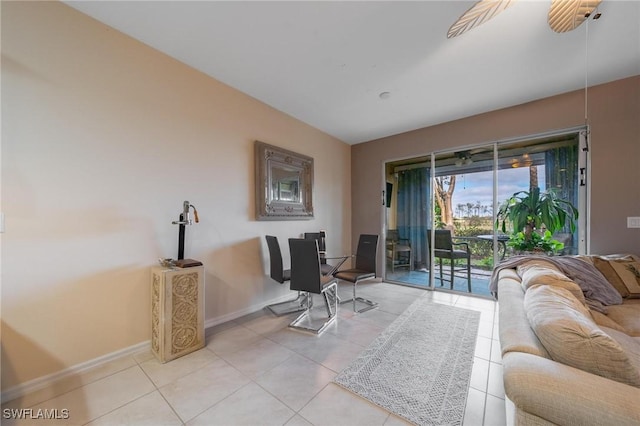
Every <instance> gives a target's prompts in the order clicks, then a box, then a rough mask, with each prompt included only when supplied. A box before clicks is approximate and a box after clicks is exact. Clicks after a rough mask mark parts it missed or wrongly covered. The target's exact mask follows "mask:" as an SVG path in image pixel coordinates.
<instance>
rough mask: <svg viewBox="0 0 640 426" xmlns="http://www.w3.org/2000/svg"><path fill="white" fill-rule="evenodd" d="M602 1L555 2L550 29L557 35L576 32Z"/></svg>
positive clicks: (561, 0) (575, 0)
mask: <svg viewBox="0 0 640 426" xmlns="http://www.w3.org/2000/svg"><path fill="white" fill-rule="evenodd" d="M601 1H602V0H553V1H552V2H551V7H550V8H549V16H548V19H547V20H548V21H549V27H551V29H552V30H553V31H555V32H557V33H566V32H567V31H571V30H575V29H576V28H578V27H579V26H580V24H582V23H583V22H584V21H585V20H586V19H587V17H588V16H589V15H591V13H592V12H593V11H594V10H595V9H596V8H597V7H598V5H599V4H600V2H601Z"/></svg>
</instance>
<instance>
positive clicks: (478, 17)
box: [447, 0, 515, 38]
mask: <svg viewBox="0 0 640 426" xmlns="http://www.w3.org/2000/svg"><path fill="white" fill-rule="evenodd" d="M514 1H515V0H480V1H478V2H477V3H475V4H474V5H473V6H471V7H470V8H469V10H467V11H466V12H465V13H463V14H462V16H460V17H459V18H458V20H457V21H456V22H454V23H453V25H451V27H450V28H449V31H448V32H447V38H452V37H456V36H459V35H460V34H463V33H465V32H467V31H469V30H470V29H472V28H475V27H477V26H478V25H480V24H483V23H485V22H487V21H488V20H489V19H491V18H493V17H494V16H496V15H497V14H498V13H500V12H502V11H503V10H505V9H506V8H507V7H509V6H511V4H512V3H513V2H514Z"/></svg>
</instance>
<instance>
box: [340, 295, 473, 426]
mask: <svg viewBox="0 0 640 426" xmlns="http://www.w3.org/2000/svg"><path fill="white" fill-rule="evenodd" d="M479 321H480V312H477V311H471V310H468V309H462V308H456V307H453V306H447V305H440V304H435V303H433V302H431V301H430V300H426V299H418V300H417V301H416V302H414V303H413V304H412V305H411V306H409V307H408V308H407V310H406V311H405V312H404V313H403V314H402V315H400V316H399V317H398V318H397V319H396V320H395V321H394V322H393V323H392V324H391V325H390V326H389V327H388V328H387V329H386V330H385V331H383V332H382V334H380V336H378V337H377V338H376V340H375V341H374V342H373V343H372V344H371V345H369V347H368V348H367V349H365V350H364V351H363V352H362V353H361V354H360V355H359V356H358V358H357V359H356V360H354V361H353V362H352V363H351V364H350V365H349V366H348V367H347V368H345V369H344V370H343V371H342V372H340V374H338V376H337V377H336V378H335V379H334V382H335V383H337V384H339V385H340V386H342V387H344V388H346V389H348V390H350V391H351V392H354V393H356V394H358V395H360V396H362V397H363V398H366V399H368V400H369V401H371V402H373V403H374V404H376V405H379V406H380V407H382V408H384V409H386V410H388V411H391V412H392V413H394V414H397V415H398V416H400V417H403V418H404V419H406V420H408V421H410V422H412V423H414V424H417V425H461V424H462V420H463V418H464V410H465V406H466V402H467V392H468V388H469V380H470V378H471V369H472V367H473V356H474V352H475V343H476V335H477V333H478V323H479Z"/></svg>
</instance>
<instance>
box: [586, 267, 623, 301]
mask: <svg viewBox="0 0 640 426" xmlns="http://www.w3.org/2000/svg"><path fill="white" fill-rule="evenodd" d="M592 259H593V264H594V266H595V267H596V268H598V271H600V273H602V275H604V277H605V278H606V279H607V281H609V282H610V283H611V285H612V286H613V287H614V288H615V289H616V290H617V291H618V293H620V296H622V297H624V298H627V297H629V290H627V287H626V286H625V285H624V282H622V280H621V279H620V277H619V276H618V274H617V273H616V271H615V269H613V266H611V264H610V263H609V261H608V260H606V259H601V258H599V257H593V258H592ZM614 262H615V261H614Z"/></svg>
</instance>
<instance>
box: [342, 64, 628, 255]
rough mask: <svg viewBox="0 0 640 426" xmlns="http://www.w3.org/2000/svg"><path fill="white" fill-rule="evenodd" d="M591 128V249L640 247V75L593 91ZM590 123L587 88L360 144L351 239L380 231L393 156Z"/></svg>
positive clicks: (356, 150)
mask: <svg viewBox="0 0 640 426" xmlns="http://www.w3.org/2000/svg"><path fill="white" fill-rule="evenodd" d="M588 99H589V102H588V105H589V113H588V116H589V122H590V129H591V170H590V172H591V182H592V185H591V252H592V253H614V252H615V253H617V252H632V253H636V254H638V253H640V229H627V227H626V226H627V220H626V218H627V216H640V184H639V182H640V167H638V160H639V159H640V119H639V117H640V76H636V77H633V78H628V79H624V80H620V81H616V82H613V83H609V84H605V85H601V86H595V87H592V88H590V89H589V91H588ZM583 124H584V90H582V91H577V92H572V93H568V94H564V95H560V96H554V97H551V98H547V99H542V100H539V101H535V102H530V103H527V104H523V105H519V106H516V107H512V108H506V109H503V110H499V111H494V112H490V113H486V114H481V115H477V116H473V117H469V118H465V119H462V120H457V121H452V122H449V123H445V124H441V125H437V126H433V127H427V128H423V129H419V130H415V131H411V132H407V133H403V134H399V135H395V136H391V137H387V138H383V139H379V140H375V141H371V142H367V143H362V144H358V145H355V146H353V149H352V152H351V168H352V175H351V179H352V181H351V190H352V194H353V195H352V199H353V210H352V215H353V216H352V217H353V223H352V240H353V241H355V239H356V236H357V235H358V234H360V233H363V232H381V231H382V223H383V220H382V218H383V214H384V211H383V209H382V208H381V202H380V193H381V192H380V191H381V189H382V188H383V186H382V185H383V181H382V177H381V176H382V173H383V165H384V163H385V162H386V161H387V160H390V159H400V158H408V157H411V156H418V155H425V154H428V153H430V152H433V151H438V150H445V149H451V148H453V147H459V146H465V145H475V144H482V143H488V142H494V141H499V140H504V139H509V138H515V137H519V136H527V135H533V134H537V133H542V132H548V131H551V130H559V129H565V128H571V127H575V126H580V125H583Z"/></svg>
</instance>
